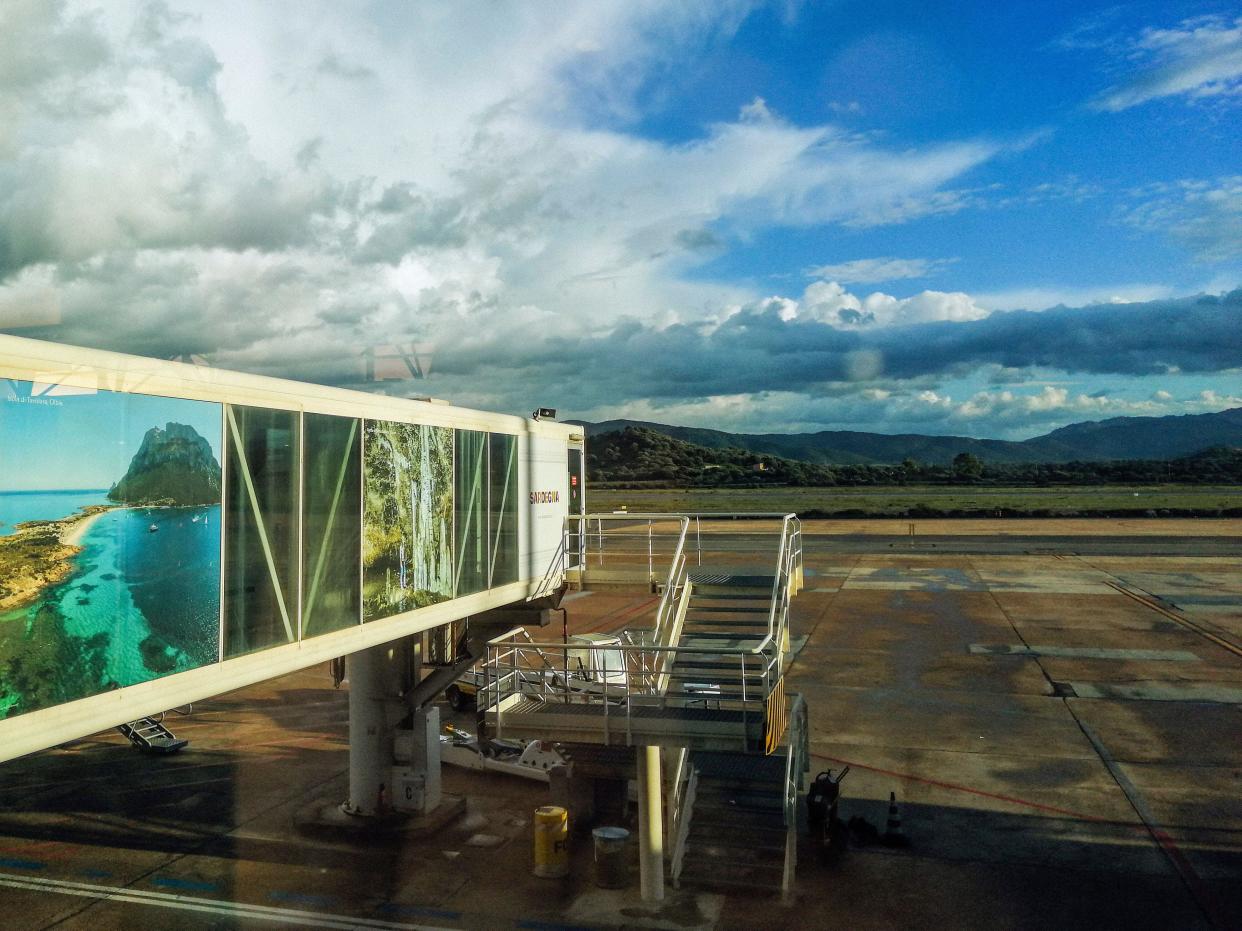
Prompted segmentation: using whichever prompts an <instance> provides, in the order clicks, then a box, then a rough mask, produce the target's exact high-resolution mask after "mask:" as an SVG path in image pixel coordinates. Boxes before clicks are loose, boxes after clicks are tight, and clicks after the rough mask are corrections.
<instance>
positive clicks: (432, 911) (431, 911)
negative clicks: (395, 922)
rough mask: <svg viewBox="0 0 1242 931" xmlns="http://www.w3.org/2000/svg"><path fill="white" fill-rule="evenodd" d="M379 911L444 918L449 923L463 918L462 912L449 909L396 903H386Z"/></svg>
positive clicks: (418, 916)
mask: <svg viewBox="0 0 1242 931" xmlns="http://www.w3.org/2000/svg"><path fill="white" fill-rule="evenodd" d="M379 910H380V911H381V912H385V913H388V914H392V913H396V914H399V915H409V916H411V917H416V918H444V919H446V920H449V921H454V920H457V919H459V918H461V917H462V913H461V912H454V911H451V910H450V909H447V908H432V907H431V906H429V905H398V904H397V903H396V902H385V903H384V904H383V905H381V906H380V907H379Z"/></svg>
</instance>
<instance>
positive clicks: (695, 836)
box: [686, 822, 786, 866]
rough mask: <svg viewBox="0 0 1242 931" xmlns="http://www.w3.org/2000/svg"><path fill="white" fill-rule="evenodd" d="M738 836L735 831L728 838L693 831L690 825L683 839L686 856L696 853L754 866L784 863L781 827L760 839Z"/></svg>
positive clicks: (726, 836) (720, 834)
mask: <svg viewBox="0 0 1242 931" xmlns="http://www.w3.org/2000/svg"><path fill="white" fill-rule="evenodd" d="M740 833H741V832H739V831H735V832H733V834H732V835H731V836H730V835H728V834H726V833H724V832H723V831H712V832H702V831H696V830H695V828H694V824H693V822H692V823H691V825H690V836H689V837H687V838H686V852H687V854H692V853H693V852H695V851H698V852H700V853H702V854H704V855H707V856H712V857H718V858H720V859H723V860H728V861H730V862H732V863H755V864H759V865H761V866H763V865H766V864H767V863H768V862H769V861H771V860H777V861H778V862H781V861H784V859H785V833H786V832H785V829H784V828H783V827H782V828H781V829H780V830H779V831H773V832H769V833H767V834H766V835H765V836H763V837H760V838H752V837H749V836H739V834H740Z"/></svg>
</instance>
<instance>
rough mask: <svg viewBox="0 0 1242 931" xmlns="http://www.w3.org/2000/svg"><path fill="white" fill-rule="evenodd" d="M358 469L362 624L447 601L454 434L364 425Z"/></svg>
mask: <svg viewBox="0 0 1242 931" xmlns="http://www.w3.org/2000/svg"><path fill="white" fill-rule="evenodd" d="M363 462H364V466H363V468H364V477H363V498H364V501H363V522H362V526H363V533H362V541H363V542H362V567H363V568H362V573H363V574H362V593H363V605H362V616H363V620H366V621H372V620H376V619H377V618H382V617H390V616H392V615H394V614H400V613H402V612H403V611H412V610H414V609H415V608H421V607H424V606H426V605H429V604H434V603H436V602H438V601H445V600H447V599H448V598H450V597H452V594H453V558H452V532H453V431H452V430H451V429H449V428H447V427H428V426H422V425H419V424H404V423H391V422H388V421H370V420H369V421H367V423H366V430H365V434H364V445H363Z"/></svg>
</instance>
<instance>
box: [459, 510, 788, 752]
mask: <svg viewBox="0 0 1242 931" xmlns="http://www.w3.org/2000/svg"><path fill="white" fill-rule="evenodd" d="M710 516H711V517H714V518H716V517H728V518H733V517H740V518H747V519H763V518H772V517H780V519H781V530H780V541H779V545H778V547H777V558H776V566H775V572H774V577H773V580H772V595H771V601H770V604H769V607H768V623H767V629H766V631H764V635H763V636H762V638H761V639H760V641H759V642H758V643H757V644H754V645H752V646H748V647H727V646H717V645H710V646H709V645H693V646H690V645H684V644H682V643H680V637H681V623H682V621H683V620H684V618H685V610H686V607H687V605H688V602H689V598H690V596H691V594H692V591H693V583H692V582H691V580H690V578H689V566H690V561H691V556H690V555H689V553H688V551H687V550H688V543H689V540H690V539H691V534H690V526H691V522H692V521H694V522H695V532H694V535H693V539H694V541H695V542H694V549H695V550H696V554H695V557H694V561H695V562H696V563H698V562H699V561H700V560H701V557H702V553H703V545H702V530H701V523H700V522H701V520H702V519H704V518H706V517H708V515H688V514H686V515H683V514H608V515H586V516H583V517H581V518H570V520H568V521H566V525H565V534H564V538H563V540H562V547H561V549H560V551H559V553H560V557H561V559H562V560H565V559H567V558H568V557H567V554H568V551H569V547H570V542H569V541H570V539H571V536H573V533H574V532H573V531H571V530H570V523H571V521H575V520H577V521H581V523H580V524H579V528H580V529H579V530H578V531H577V532H576V539H577V540H578V541H579V552H578V558H579V560H580V561H581V564H582V565H585V561H586V560H587V559H589V558H591V551H590V549H589V548H588V546H587V540H588V538H589V537H591V535H592V533H594V534H595V536H596V545H595V554H596V557H597V558H600V559H602V557H601V556H599V554H601V553H603V551H604V541H605V540H607V541H608V542H609V544H611V543H613V542H615V541H616V540H618V539H628V540H634V539H638V540H640V541H643V546H642V547H641V548H640V549H638V550H637V551H636V550H635V549H634V548H633V547H632V546H630V547H628V548H623V551H626V552H630V553H634V552H638V553H639V554H640V556H642V557H644V559H645V562H646V565H647V568H648V572H649V573H653V572H654V569H655V565H656V559H657V556H662V555H663V552H664V550H663V549H662V548H661V547H657V546H656V545H655V541H656V540H657V539H658V538H661V537H667V538H669V539H670V540H672V541H673V542H672V545H671V548H669V550H668V552H669V554H670V561H669V567H668V572H667V575H666V576H665V577H664V582H663V591H662V593H661V598H660V604H659V606H658V607H657V609H656V614H655V619H654V624H653V626H652V628H651V629H650V630H649V631H639V632H635V633H630V634H627V636H625V637H624V638H622V640H621V642H620V643H612V644H582V643H569V644H565V643H556V642H548V643H536V642H535V641H534V640H533V639H532V638H531V637H530V636H529V634H527V633H526V631H525V630H524V629H523V628H515V629H514V630H512V631H509V632H508V633H506V634H503V635H501V636H500V637H497V638H495V639H493V640H492V641H490V642H489V643H488V645H487V657H486V661H485V664H484V673H485V682H484V687H483V689H482V693H481V694H482V700H481V702H480V709H481V710H484V711H495V712H497V713H498V720H497V722H496V725H497V736H501V735H502V731H503V722H502V720H500V718H501V716H502V713H503V712H504V711H505V710H506V709H508V708H511V707H513V706H514V705H515V704H516V703H517V702H518V701H519V700H522V701H532V702H536V703H541V702H553V701H554V702H557V703H563V704H570V705H580V706H584V710H586V709H587V708H590V709H591V713H596V714H599V716H600V717H601V718H602V724H601V726H602V728H603V730H604V733H605V739H606V740H608V739H609V737H610V736H611V733H612V732H613V731H614V730H615V728H616V727H623V728H625V730H626V732H627V737H628V736H629V734H630V732H631V725H630V717H631V715H632V713H633V711H634V710H635V709H636V708H640V707H653V706H654V707H660V708H676V707H686V708H712V709H717V710H728V711H740V712H741V721H742V728H741V734H740V737H741V739H742V742H743V744H744V745H745V746H747V747H748V748H749V744H750V741H751V736H750V731H751V727H752V725H753V723H755V720H756V717H755V716H758V720H759V721H765V722H767V723H766V727H767V729H771V727H772V726H773V721H776V722H777V723H778V725H779V726H780V729H781V730H782V731H783V730H784V722H785V720H786V719H785V716H784V714H783V713H782V714H781V715H779V716H778V717H777V718H771V716H770V715H768V711H769V709H768V708H767V703H768V701H769V700H770V699H771V698H772V697H773V693H774V692H778V684H780V681H781V677H782V676H783V674H784V660H785V651H786V648H787V646H788V625H789V610H790V601H791V598H792V596H793V594H795V593H796V591H797V588H798V587H799V586H800V585H801V578H802V528H801V522H800V521H799V520H798V517H797V515H795V514H781V515H772V514H766V513H748V514H739V515H710ZM591 522H593V524H594V528H595V530H594V531H591V530H590V529H589V528H590V527H591ZM607 522H628V523H627V524H623V525H622V526H621V527H620V528H618V529H616V530H608V531H605V530H604V529H603V528H604V525H605V523H607ZM635 522H637V526H638V528H639V529H638V530H636V531H635V530H634V529H633V527H634V526H635ZM672 522H676V524H675V526H676V528H677V532H676V534H673V533H671V532H670V531H668V530H662V531H661V532H660V533H659V534H657V533H656V528H657V527H658V526H664V527H667V526H668V525H669V524H670V523H672ZM642 561H643V560H642V559H640V561H639V565H640V566H641V564H642ZM562 564H563V563H562ZM696 656H705V657H707V656H710V657H711V659H712V662H713V664H714V668H712V669H711V670H701V669H692V671H690V672H685V671H682V672H677V671H675V668H674V662H675V661H676V660H677V659H678V658H680V659H684V660H688V661H693V660H694V658H695V657H696ZM777 699H778V700H780V701H781V702H782V703H783V701H784V697H783V692H779V693H778V696H777ZM781 711H782V712H783V711H784V709H783V707H782V709H781ZM614 722H616V723H615V724H614ZM765 737H766V738H767V740H766V742H767V743H768V745H769V748H770V747H771V746H772V745H773V744H774V742H778V741H779V739H780V737H781V735H780V734H765Z"/></svg>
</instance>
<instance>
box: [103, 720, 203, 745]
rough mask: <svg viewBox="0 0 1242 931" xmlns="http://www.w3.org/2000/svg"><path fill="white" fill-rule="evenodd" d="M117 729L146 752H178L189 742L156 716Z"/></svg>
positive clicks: (122, 725)
mask: <svg viewBox="0 0 1242 931" xmlns="http://www.w3.org/2000/svg"><path fill="white" fill-rule="evenodd" d="M117 730H118V731H120V732H121V733H122V734H124V735H125V736H126V737H127V738H129V742H130V743H132V744H133V745H134V746H135V747H137V748H138V749H139V750H142V751H143V752H144V753H176V752H177V751H178V750H180V749H181V748H182V747H184V746H185V745H186V744H188V743H189V741H188V740H186V739H185V738H183V737H176V736H174V735H173V732H172V731H170V730H169V729H168V728H166V727H165V726H164V725H163V723H162V722H160V721H157V720H156V719H155V718H139V719H138V720H137V721H130V722H129V723H128V724H121V725H119V726H118V727H117Z"/></svg>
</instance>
